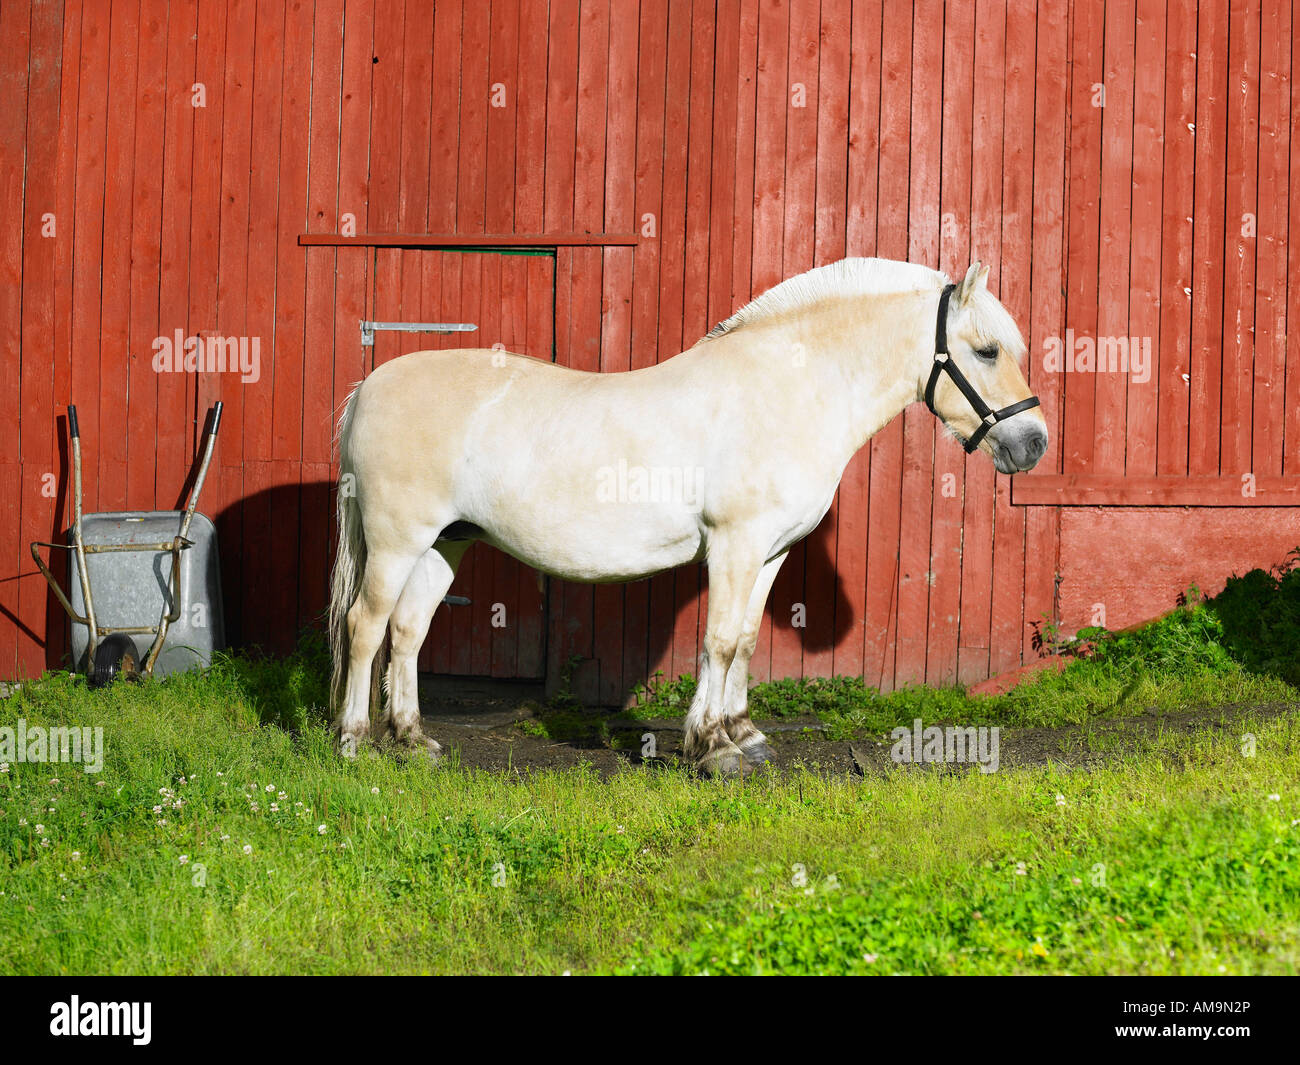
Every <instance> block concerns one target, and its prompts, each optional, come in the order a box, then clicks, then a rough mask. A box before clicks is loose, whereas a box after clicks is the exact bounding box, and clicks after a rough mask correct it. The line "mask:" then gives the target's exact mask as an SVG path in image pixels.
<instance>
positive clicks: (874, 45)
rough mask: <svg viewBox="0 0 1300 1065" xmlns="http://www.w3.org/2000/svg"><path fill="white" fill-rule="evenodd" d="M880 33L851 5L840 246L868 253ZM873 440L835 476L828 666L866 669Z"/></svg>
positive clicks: (875, 13)
mask: <svg viewBox="0 0 1300 1065" xmlns="http://www.w3.org/2000/svg"><path fill="white" fill-rule="evenodd" d="M880 32H881V8H880V4H878V3H855V4H854V5H853V13H852V41H851V49H850V67H849V113H848V129H847V133H848V175H847V188H846V195H847V204H846V211H845V214H846V217H845V251H846V253H847V254H849V255H854V256H869V255H871V254H872V253H873V252H874V251H875V247H876V218H875V215H876V210H875V204H876V180H877V174H878V170H879V165H880V137H879V130H878V126H877V123H878V119H879V114H880ZM871 451H872V449H871V446H870V445H868V446H867V447H865V448H863V449H862V450H861V451H859V452H858V454H857V455H855V456H854V457H853V459H852V460H850V462H849V465H848V468H847V469H846V470H845V471H844V477H843V478H842V479H841V481H840V490H839V494H838V504H837V507H838V515H839V525H838V537H837V544H836V556H835V572H836V578H837V582H838V585H839V592H840V594H841V598H840V599H839V600H838V601H837V602H836V620H835V628H836V634H837V639H836V644H835V651H834V661H833V666H832V672H834V673H839V674H846V675H849V676H861V675H863V674H864V672H865V668H866V667H865V662H864V658H863V643H864V640H865V634H866V601H867V530H868V520H867V519H868V509H867V496H868V481H869V478H870V475H871Z"/></svg>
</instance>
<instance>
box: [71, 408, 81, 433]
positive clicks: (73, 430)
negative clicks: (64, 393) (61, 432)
mask: <svg viewBox="0 0 1300 1065" xmlns="http://www.w3.org/2000/svg"><path fill="white" fill-rule="evenodd" d="M68 435H69V436H70V437H72V439H73V440H76V439H78V438H79V437H80V436H81V428H80V427H79V426H78V425H77V406H76V404H75V403H69V404H68Z"/></svg>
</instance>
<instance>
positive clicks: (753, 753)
mask: <svg viewBox="0 0 1300 1065" xmlns="http://www.w3.org/2000/svg"><path fill="white" fill-rule="evenodd" d="M740 753H741V757H742V758H743V760H744V768H745V772H747V773H748V772H751V771H752V770H755V769H758V768H759V767H760V766H763V765H766V764H767V762H769V761H770V760H771V758H772V748H771V747H769V746H768V744H767V741H766V740H759V741H758V742H757V743H751V744H750V745H749V746H748V747H742V748H741V749H740Z"/></svg>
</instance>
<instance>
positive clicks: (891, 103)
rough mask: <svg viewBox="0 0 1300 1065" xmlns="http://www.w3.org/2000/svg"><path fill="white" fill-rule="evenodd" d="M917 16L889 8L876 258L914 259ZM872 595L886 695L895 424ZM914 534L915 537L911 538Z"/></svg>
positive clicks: (890, 653)
mask: <svg viewBox="0 0 1300 1065" xmlns="http://www.w3.org/2000/svg"><path fill="white" fill-rule="evenodd" d="M911 56H912V12H911V10H910V7H909V5H907V4H893V3H890V4H885V5H884V10H883V17H882V23H881V72H880V100H879V105H880V106H879V113H880V120H879V121H880V137H879V143H880V170H879V177H878V185H877V188H878V192H877V197H876V203H877V210H876V254H877V255H879V256H881V257H882V258H886V259H906V258H907V255H908V245H907V203H908V199H907V191H908V190H907V183H908V136H909V134H908V130H909V126H910V112H911V99H912V78H911ZM870 449H871V475H870V476H871V484H870V492H869V504H868V506H869V519H870V520H869V530H868V534H867V535H868V541H867V593H866V623H865V634H866V637H865V643H864V646H863V670H864V672H863V677H864V678H865V679H866V681H867V683H869V684H873V685H876V686H878V687H879V688H880V689H881V690H882V691H889V690H892V689H893V688H894V686H895V682H894V678H895V670H894V658H895V655H894V646H895V640H896V637H897V633H898V614H897V605H898V597H897V591H898V574H899V547H900V541H901V539H902V535H903V530H902V528H901V526H900V524H899V518H900V513H901V511H900V508H901V501H902V497H901V493H902V474H903V465H902V464H903V425H902V419H895V420H894V421H893V422H892V423H890V424H889V425H887V426H886V427H885V428H884V429H882V430H881V431H880V432H879V433H877V434H876V435H875V436H874V437H873V438H872V440H871V444H870ZM909 535H910V532H909Z"/></svg>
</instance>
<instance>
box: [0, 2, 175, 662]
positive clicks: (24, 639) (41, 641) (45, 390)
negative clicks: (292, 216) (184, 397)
mask: <svg viewBox="0 0 1300 1065" xmlns="http://www.w3.org/2000/svg"><path fill="white" fill-rule="evenodd" d="M0 21H3V16H0ZM30 27H31V28H30V37H29V45H28V47H29V50H30V55H31V61H30V62H29V64H28V68H27V83H26V93H27V100H26V104H27V106H26V109H25V114H24V115H23V118H24V120H25V123H26V128H25V129H24V131H23V134H22V144H23V146H24V151H25V155H26V174H25V175H23V176H21V177H20V183H21V188H22V226H21V231H20V233H18V234H9V235H8V236H9V241H10V243H9V245H8V246H7V247H5V248H4V250H3V254H4V255H5V256H6V258H4V259H3V260H0V261H3V262H4V263H5V264H6V265H11V264H12V263H13V262H14V261H15V260H13V259H9V258H7V256H9V255H11V254H12V252H13V243H12V242H13V240H14V238H15V235H17V236H19V237H20V238H21V241H22V249H21V263H22V276H21V279H20V281H19V285H20V286H21V287H20V288H18V287H7V288H6V293H7V295H8V299H9V300H10V301H12V299H13V295H12V293H15V292H18V291H21V294H22V309H21V318H20V319H8V318H6V317H5V316H6V315H8V314H9V313H11V312H12V310H13V304H12V302H8V303H4V304H0V308H3V309H0V322H4V323H5V324H6V325H8V326H9V328H8V330H7V331H6V335H7V336H9V337H11V338H13V337H19V336H20V337H21V339H20V345H21V376H20V388H21V392H18V391H15V392H13V393H11V395H12V397H13V398H12V400H11V401H10V402H12V403H13V404H14V406H10V402H6V403H4V404H0V420H2V421H3V422H4V423H5V424H8V423H9V420H10V419H11V418H13V419H16V421H17V428H18V431H19V440H18V442H19V447H20V451H18V452H15V453H14V454H13V455H12V458H15V459H18V458H20V459H21V461H22V466H21V470H20V471H16V472H19V473H20V476H21V486H22V488H21V492H20V493H17V494H15V496H14V497H13V503H12V504H11V505H12V507H13V508H15V509H17V508H19V507H21V511H22V514H21V526H20V527H19V526H18V525H17V523H16V522H15V524H14V525H13V526H10V527H12V528H15V529H16V530H17V529H19V528H20V530H21V534H20V535H19V536H18V544H17V554H16V562H17V571H18V572H19V573H23V572H24V571H26V574H25V575H24V576H23V577H22V579H21V580H19V581H17V582H14V583H17V585H18V587H17V589H16V592H17V619H16V624H15V626H14V627H15V628H16V630H17V632H16V636H17V647H16V651H17V663H16V671H17V675H18V676H35V675H37V674H39V673H41V672H42V671H43V670H44V669H45V668H46V665H47V663H48V664H49V665H51V666H53V665H56V664H57V663H58V661H59V660H58V658H55V657H53V655H54V654H55V653H59V654H61V653H62V640H61V639H59V636H60V635H61V634H62V631H63V629H64V628H65V624H64V623H63V620H62V608H60V607H58V606H57V601H56V600H54V599H53V596H52V595H51V594H50V593H49V590H48V588H47V586H46V584H45V582H44V581H43V580H42V579H41V578H40V577H39V576H38V575H37V574H36V573H35V572H34V569H33V567H32V565H31V561H30V557H27V558H24V557H23V555H22V552H23V551H24V549H25V548H26V545H27V544H28V543H30V542H31V541H33V540H51V539H56V538H59V537H60V535H61V533H62V529H61V528H60V527H59V526H60V524H61V523H60V520H59V519H60V515H59V514H58V512H57V507H56V504H57V502H58V494H57V491H56V492H50V491H48V489H47V485H50V484H53V485H55V486H57V484H58V482H59V480H60V477H61V475H62V470H61V469H60V456H59V453H58V451H56V450H55V448H54V446H53V443H54V440H53V436H52V435H51V432H50V426H51V424H52V423H53V422H54V420H55V413H56V412H55V407H54V366H55V361H56V358H57V357H58V356H57V354H56V333H55V317H56V314H55V277H56V270H57V265H56V256H57V251H58V248H59V245H60V233H59V229H58V221H59V218H58V197H57V192H56V190H57V187H58V181H57V169H56V168H57V165H58V158H57V150H58V138H57V136H55V135H54V134H55V131H57V130H58V129H59V125H60V123H59V94H60V89H61V82H62V50H63V10H62V8H61V7H60V6H58V5H55V4H41V5H37V6H36V7H34V8H33V9H32V12H31V22H30ZM16 51H18V52H20V51H21V49H18V50H16ZM18 58H19V56H18V55H17V54H15V56H14V57H13V59H14V60H15V61H16V60H17V59H18ZM0 70H3V73H0V79H3V80H0V93H3V94H4V99H5V100H7V101H11V102H10V104H9V107H10V109H11V110H13V111H15V112H17V111H18V110H19V107H18V103H17V97H16V96H14V95H10V89H11V84H10V80H9V79H10V77H11V76H12V74H13V70H12V68H8V67H4V68H0ZM0 121H7V122H9V123H14V122H15V115H7V116H6V117H5V119H4V120H0ZM29 130H32V131H41V134H40V135H39V136H28V134H27V131H29ZM13 132H14V130H13V126H12V125H9V126H6V127H4V128H3V136H4V137H5V143H6V144H17V143H19V142H18V141H16V140H15V141H10V140H9V139H8V138H9V136H11V135H12V134H13ZM13 154H16V153H13ZM10 165H12V164H11V162H10V161H9V159H8V158H7V159H6V160H5V162H4V163H0V174H3V177H0V189H3V190H4V191H3V192H0V204H3V209H4V210H5V211H8V210H9V209H10V207H11V206H12V196H13V191H12V186H11V185H10V184H9V183H10V182H11V181H12V180H13V179H12V174H11V172H10V171H9V170H8V169H7V168H8V167H9V166H10ZM52 177H53V178H54V180H51V178H52ZM51 216H52V218H53V222H54V226H55V229H54V232H53V233H51V232H50V231H49V228H48V223H49V220H50V218H51ZM10 228H12V229H15V230H17V229H18V228H19V227H17V226H13V227H10ZM4 280H5V282H6V285H7V286H10V285H12V282H13V280H14V279H13V277H12V275H6V276H5V279H4ZM4 298H5V297H0V299H4ZM20 330H21V332H20ZM11 354H12V355H14V356H17V354H18V353H17V352H11V351H10V350H8V349H6V351H5V355H4V360H5V362H6V364H7V365H8V366H9V367H10V368H11V370H10V372H12V367H14V366H15V365H17V363H18V361H19V360H18V358H17V357H15V358H13V359H10V357H9V356H10V355H11ZM146 366H147V363H146ZM149 487H150V489H151V490H152V487H153V485H152V483H151V484H150V486H149ZM14 621H15V619H13V618H9V617H0V629H7V628H8V626H9V625H10V623H11V622H14ZM3 640H4V637H3V636H2V635H0V646H2V645H3ZM47 653H48V655H47ZM3 661H4V660H3V659H2V658H0V664H2V663H3Z"/></svg>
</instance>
